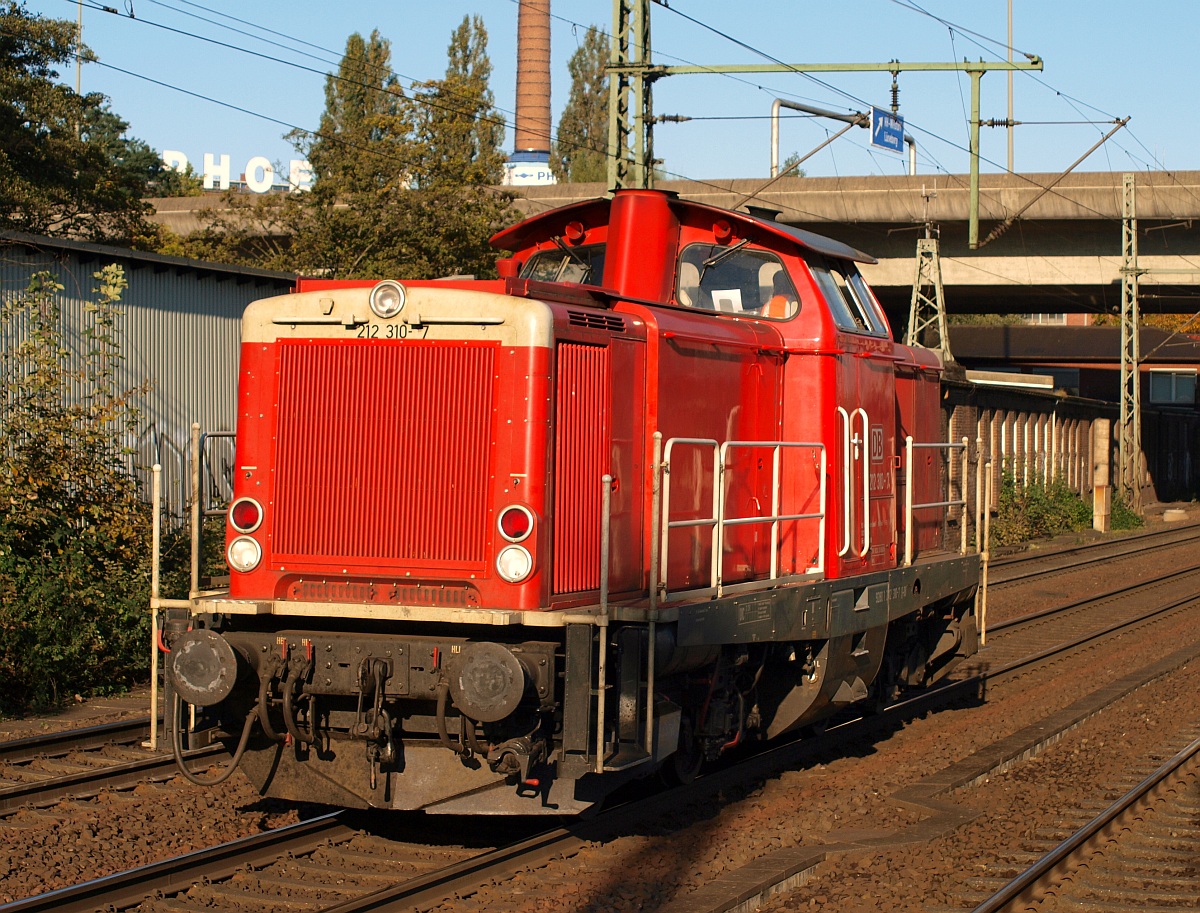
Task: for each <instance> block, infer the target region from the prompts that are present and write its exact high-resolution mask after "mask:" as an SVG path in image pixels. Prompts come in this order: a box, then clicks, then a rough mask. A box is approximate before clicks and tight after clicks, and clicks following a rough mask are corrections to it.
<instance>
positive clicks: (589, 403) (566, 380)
mask: <svg viewBox="0 0 1200 913" xmlns="http://www.w3.org/2000/svg"><path fill="white" fill-rule="evenodd" d="M609 369H610V360H609V350H608V348H607V347H603V346H589V345H580V344H576V343H560V344H559V346H558V369H557V383H556V384H555V389H556V391H557V402H556V406H555V442H554V457H555V459H554V465H555V474H554V483H555V488H554V592H555V593H577V592H582V591H585V590H594V589H597V588H598V587H599V586H600V521H601V508H602V501H601V487H600V486H601V478H602V477H603V475H604V474H605V473H606V472H608V471H609V469H610V467H609V465H608V450H609V440H608V439H609V423H608V416H609V409H610V403H609Z"/></svg>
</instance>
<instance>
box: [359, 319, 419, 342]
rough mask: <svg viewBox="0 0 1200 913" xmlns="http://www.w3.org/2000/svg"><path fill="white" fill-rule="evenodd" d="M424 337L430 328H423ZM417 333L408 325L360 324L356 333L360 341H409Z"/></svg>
mask: <svg viewBox="0 0 1200 913" xmlns="http://www.w3.org/2000/svg"><path fill="white" fill-rule="evenodd" d="M420 329H421V330H422V331H423V332H422V333H421V335H422V336H424V335H425V334H426V333H428V332H429V327H421V328H420ZM415 332H416V331H415V330H414V329H413V328H412V327H411V326H409V325H408V324H407V323H360V324H359V325H358V326H357V327H356V328H355V331H354V335H355V336H357V337H358V338H359V339H408V337H409V336H410V335H412V334H413V333H415Z"/></svg>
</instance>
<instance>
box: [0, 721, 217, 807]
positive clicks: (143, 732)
mask: <svg viewBox="0 0 1200 913" xmlns="http://www.w3.org/2000/svg"><path fill="white" fill-rule="evenodd" d="M149 734H150V720H149V718H148V717H146V718H142V719H137V720H127V721H121V722H117V723H107V724H104V725H100V726H92V727H88V728H86V729H73V730H67V731H64V732H57V733H53V734H49V735H43V736H34V737H32V738H27V739H19V740H14V741H9V742H0V817H3V816H6V815H10V814H12V813H13V812H15V811H16V810H17V809H19V808H23V807H28V806H34V807H45V806H49V805H53V804H54V803H56V802H60V801H62V800H63V799H67V798H87V797H90V796H94V795H95V794H96V793H98V792H100V791H101V790H104V789H126V788H130V787H133V786H136V785H137V784H138V783H144V782H147V781H150V782H159V781H163V780H169V779H170V778H171V777H173V776H174V775H175V762H174V760H173V758H172V757H171V754H170V752H165V751H160V752H151V751H149V750H148V749H146V748H143V747H142V743H143V741H144V740H145V739H146V738H148V737H149ZM185 754H186V756H187V757H188V758H190V759H191V760H192V762H193V764H194V763H196V762H200V761H204V760H207V759H210V758H211V759H216V758H219V757H220V756H222V755H224V754H225V751H224V749H223V748H221V747H220V746H218V745H211V746H208V747H205V748H199V749H194V750H192V751H189V752H186V753H185Z"/></svg>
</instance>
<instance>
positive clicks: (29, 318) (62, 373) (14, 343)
mask: <svg viewBox="0 0 1200 913" xmlns="http://www.w3.org/2000/svg"><path fill="white" fill-rule="evenodd" d="M95 279H96V280H97V289H96V297H95V300H94V301H93V302H92V303H90V304H89V306H88V309H87V318H86V320H85V324H84V326H83V327H82V328H81V329H80V330H79V331H78V336H77V337H76V338H68V336H67V333H66V332H65V331H64V321H63V318H62V315H61V313H60V310H59V306H58V299H57V294H58V292H60V291H61V290H62V286H60V285H58V284H57V283H56V282H54V280H53V279H52V277H51V276H50V274H49V273H39V274H37V275H35V276H33V277H32V279H31V281H30V283H29V285H28V287H27V289H26V291H25V292H24V293H23V294H17V295H9V296H5V299H4V301H3V304H2V306H0V330H2V331H3V332H2V333H0V338H2V339H5V340H9V343H8V344H7V345H6V346H5V348H4V349H3V351H2V355H3V357H2V358H0V378H2V379H3V395H4V408H3V410H0V442H3V443H2V445H0V503H2V504H3V505H4V510H3V511H2V512H0V677H2V678H3V680H4V682H5V687H4V689H3V691H2V692H0V712H3V713H14V712H23V711H25V710H28V709H30V708H33V709H42V708H47V707H53V706H55V705H56V704H58V703H60V702H61V701H62V700H63V699H66V698H69V696H70V695H71V694H73V693H75V692H79V693H82V694H89V693H104V692H106V691H113V690H116V689H120V688H122V687H125V686H128V685H130V684H132V683H133V682H135V681H137V680H138V679H139V678H142V677H143V676H144V675H145V643H146V638H147V636H148V632H147V629H148V623H147V621H148V617H147V614H146V605H147V599H148V598H149V555H150V541H149V538H150V537H149V533H148V531H149V529H150V510H149V507H148V505H147V504H146V503H145V501H144V500H143V499H142V498H141V497H140V496H139V492H138V486H137V483H136V481H135V480H134V479H133V477H132V476H131V475H130V474H129V472H128V466H127V453H126V451H125V449H124V443H125V442H126V441H128V440H129V439H130V437H131V436H132V434H133V433H134V432H135V430H136V428H137V425H138V412H137V408H136V401H137V398H138V397H139V396H140V395H141V394H143V393H144V392H145V391H146V389H147V388H146V387H145V386H144V385H143V386H139V387H135V388H131V389H126V390H123V389H121V388H120V387H119V385H118V381H117V378H118V373H117V368H118V366H119V364H120V361H121V351H120V340H119V338H118V335H117V332H116V327H117V325H118V307H119V299H120V296H121V292H122V290H123V289H124V288H125V279H124V276H123V274H122V271H121V269H120V267H118V266H115V265H109V266H106V267H104V268H103V269H102V270H100V271H98V272H97V273H95ZM72 350H73V351H72Z"/></svg>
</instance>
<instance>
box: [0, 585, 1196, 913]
mask: <svg viewBox="0 0 1200 913" xmlns="http://www.w3.org/2000/svg"><path fill="white" fill-rule="evenodd" d="M1198 574H1200V567H1196V568H1188V569H1185V570H1181V571H1179V572H1176V573H1175V574H1173V575H1170V583H1169V585H1170V586H1173V587H1175V590H1172V591H1171V592H1170V593H1163V594H1160V595H1161V596H1162V598H1159V599H1157V600H1155V602H1154V604H1152V605H1143V606H1142V607H1141V610H1140V611H1127V612H1125V613H1124V615H1125V617H1123V618H1120V619H1113V618H1112V617H1111V612H1108V611H1106V612H1104V613H1097V612H1095V611H1094V608H1095V606H1096V605H1106V604H1107V603H1105V602H1104V600H1109V601H1110V602H1111V601H1113V600H1116V601H1117V603H1118V604H1121V605H1125V604H1128V603H1130V602H1131V600H1130V599H1128V598H1124V599H1122V598H1121V594H1120V593H1119V592H1118V593H1107V594H1102V595H1101V596H1099V597H1095V598H1094V599H1093V600H1091V601H1089V603H1088V604H1090V605H1091V606H1092V608H1093V611H1092V612H1091V613H1090V615H1091V617H1092V618H1093V623H1092V625H1091V628H1090V630H1076V628H1079V627H1080V624H1079V619H1082V618H1086V617H1087V616H1088V615H1089V613H1088V612H1087V611H1086V610H1085V608H1084V604H1083V603H1076V604H1071V605H1069V606H1064V607H1059V608H1058V610H1056V613H1057V615H1058V617H1059V619H1060V620H1061V619H1063V618H1067V617H1069V616H1071V615H1074V616H1076V621H1075V622H1072V623H1071V624H1068V625H1062V626H1061V627H1062V630H1061V631H1060V633H1059V636H1060V637H1061V639H1060V640H1059V641H1058V642H1056V643H1054V644H1051V645H1049V646H1047V645H1046V644H1045V637H1044V636H1042V634H1040V633H1039V634H1037V636H1031V635H1030V632H1031V631H1033V632H1038V631H1044V630H1046V625H1047V623H1048V619H1049V618H1051V617H1053V616H1054V615H1055V614H1056V613H1055V612H1039V613H1035V614H1034V615H1031V616H1028V617H1026V618H1022V619H1014V620H1013V621H1011V622H1008V623H1006V624H1005V625H1002V626H998V627H999V628H1000V629H1001V630H1002V631H1003V630H1007V631H1008V632H1009V633H1011V634H1013V635H1015V634H1016V633H1017V632H1020V631H1024V632H1025V637H1024V638H1021V639H1022V640H1023V641H1024V643H1025V647H1024V650H1023V651H1021V650H1017V651H1016V653H1020V654H1021V655H1014V656H1012V657H1011V658H1009V659H1006V660H1004V661H1002V662H1001V661H998V660H1000V659H1001V657H1000V651H999V650H998V651H997V653H996V654H995V655H994V656H993V657H989V658H990V659H991V660H992V661H991V662H989V664H988V667H987V668H986V669H984V670H982V671H979V672H978V673H977V674H975V675H973V676H969V677H966V678H964V679H962V680H961V681H959V682H957V683H955V684H953V685H950V686H947V687H945V688H942V689H939V690H938V691H934V692H930V693H926V694H922V695H920V696H918V697H916V698H913V699H910V700H908V701H904V702H902V703H900V704H897V705H895V706H894V707H892V708H890V709H889V710H888V711H886V712H885V713H884V714H880V715H878V716H875V717H867V718H862V719H856V720H848V721H845V722H842V723H840V724H839V725H838V726H837V727H836V728H835V729H831V730H830V731H829V732H827V733H826V734H825V735H824V736H822V737H820V738H817V739H811V740H809V741H806V742H802V743H793V744H784V745H779V746H775V747H773V748H771V749H769V750H767V751H764V752H762V753H761V754H759V755H756V756H755V757H753V758H751V759H749V760H747V761H745V762H744V763H742V764H740V765H738V766H736V767H734V768H731V769H729V770H724V771H720V772H718V773H716V774H714V775H712V776H710V777H708V778H706V779H705V780H704V781H703V783H702V784H700V785H699V787H695V788H693V791H692V792H687V791H683V790H677V791H670V792H667V793H664V794H659V795H656V796H653V797H650V798H647V799H641V800H636V801H633V802H630V803H629V804H627V805H625V806H623V807H621V808H620V809H618V810H615V811H613V812H609V813H606V814H604V815H602V816H600V817H599V818H598V819H595V820H592V821H585V822H578V821H576V822H572V823H571V824H570V825H568V826H565V827H561V828H555V829H551V830H548V831H544V832H541V833H532V834H522V835H520V836H519V837H518V838H517V839H507V840H494V841H483V842H482V843H481V844H480V845H477V846H473V847H467V846H462V845H457V844H455V845H446V844H444V843H441V842H439V841H437V840H431V839H422V838H421V836H420V834H414V833H411V832H408V833H400V834H388V835H381V834H379V833H375V832H373V830H372V829H370V828H366V827H356V826H354V824H353V821H354V818H353V816H352V815H349V814H347V813H344V814H341V815H331V816H325V817H322V818H318V819H313V820H311V821H306V822H303V823H302V824H300V825H292V826H289V827H287V828H281V829H279V830H278V831H271V832H267V833H265V834H261V835H258V836H256V837H254V838H251V839H248V840H245V841H237V842H235V843H231V844H226V845H223V846H222V847H216V848H213V849H210V850H205V851H202V852H200V853H194V854H189V855H187V856H183V857H179V858H177V859H172V860H168V861H165V862H163V863H159V864H156V865H152V866H146V867H143V868H142V869H138V870H134V871H131V872H125V873H120V874H117V875H113V876H111V877H109V878H104V879H99V880H97V881H95V882H89V883H88V884H85V885H80V886H77V887H73V888H66V889H63V890H61V891H56V892H52V893H50V894H45V895H39V896H37V897H34V898H31V899H29V900H25V901H19V902H18V903H16V904H10V905H8V906H4V907H0V913H33V911H49V910H64V911H73V910H92V909H96V908H99V907H104V908H110V909H118V910H124V909H130V908H133V907H136V908H137V909H139V910H141V911H144V913H158V911H167V910H172V911H178V910H184V909H188V910H192V909H196V908H198V907H218V908H219V907H222V906H225V905H228V904H230V903H233V902H234V901H238V902H240V903H243V904H245V903H248V904H250V905H252V906H253V908H254V909H256V910H264V911H267V910H272V909H279V910H285V909H287V910H294V909H312V910H323V911H328V913H359V911H364V910H385V909H412V908H418V909H420V908H428V907H432V906H434V905H436V904H437V903H439V902H440V901H442V900H444V899H445V898H453V897H466V896H470V895H471V894H472V893H474V892H475V891H477V890H479V887H480V885H484V884H488V883H503V882H505V881H507V880H508V879H510V878H512V876H513V875H514V873H516V872H519V871H522V870H525V869H531V868H536V867H538V866H539V865H542V864H543V863H544V862H545V861H546V860H548V859H551V858H553V857H556V856H557V857H569V856H571V855H573V854H575V853H577V852H579V850H580V849H581V848H582V847H584V846H586V845H587V844H588V842H589V841H596V840H601V839H603V837H604V835H606V834H611V833H628V832H630V831H631V830H636V829H637V828H638V827H639V826H644V825H645V823H646V822H647V821H653V820H655V818H656V815H661V814H662V813H663V812H664V811H666V810H669V809H671V808H672V807H675V806H677V805H679V804H681V803H686V802H692V801H695V789H696V788H699V789H702V790H712V791H720V790H722V789H726V788H729V786H730V785H731V784H736V783H738V782H739V781H743V782H744V781H745V780H746V779H747V778H758V777H765V776H771V775H772V774H773V773H774V772H778V771H779V770H784V769H789V768H794V767H796V766H797V765H801V764H803V763H807V762H811V759H812V758H813V757H816V756H818V755H819V753H820V752H822V751H828V750H830V746H831V745H833V744H834V741H835V740H841V741H845V740H853V739H868V740H869V739H870V738H872V736H871V731H872V730H873V729H875V730H886V729H887V728H888V727H893V728H894V727H895V726H896V725H898V723H897V721H898V720H901V721H902V720H904V719H912V718H916V717H918V716H921V715H924V714H926V713H928V712H929V711H931V710H933V709H937V708H938V707H939V706H945V705H947V704H951V703H953V702H955V701H957V700H959V699H960V695H961V694H963V693H968V694H969V693H972V692H978V691H980V690H982V688H983V687H984V686H985V684H986V683H989V682H990V683H995V682H997V681H999V680H1001V679H1002V678H1004V677H1006V676H1015V675H1020V674H1023V672H1024V671H1025V670H1026V669H1028V667H1030V666H1031V665H1033V664H1036V663H1040V662H1050V661H1052V659H1053V657H1055V656H1058V655H1060V654H1062V653H1063V652H1065V651H1069V650H1072V649H1080V648H1084V647H1086V646H1087V645H1088V644H1090V643H1092V642H1094V641H1095V640H1096V639H1097V638H1102V637H1104V636H1110V635H1114V634H1116V633H1117V632H1119V631H1121V630H1124V629H1126V628H1129V627H1131V626H1134V625H1137V624H1141V623H1144V622H1145V621H1146V620H1147V619H1150V618H1153V617H1155V616H1156V615H1162V614H1163V613H1166V612H1170V611H1184V610H1186V607H1187V606H1189V605H1191V604H1193V603H1194V602H1195V596H1194V593H1195V592H1196V591H1197V587H1196V586H1195V583H1194V580H1195V577H1196V575H1198ZM1178 591H1188V592H1190V594H1192V595H1190V596H1189V597H1187V598H1181V597H1180V596H1179V592H1178ZM1126 595H1127V594H1126ZM1098 614H1100V615H1103V616H1104V623H1103V624H1097V623H1096V622H1095V618H1096V616H1097V615H1098ZM1083 627H1086V625H1084V626H1083ZM998 639H999V638H998ZM1017 640H1018V638H1017V637H1015V636H1014V637H1012V641H1013V643H1016V642H1017ZM1077 722H1078V721H1077V720H1072V721H1070V725H1075V724H1077ZM1064 725H1066V724H1064ZM1057 735H1058V734H1057V733H1055V732H1052V731H1049V730H1046V731H1042V732H1040V734H1039V738H1040V739H1042V740H1043V741H1049V740H1053V739H1054V738H1056V737H1057ZM1030 750H1031V749H1030V747H1029V746H1028V745H1022V747H1021V749H1020V751H1019V752H1017V754H1018V755H1020V754H1022V753H1028V752H1029V751H1030ZM987 764H988V765H993V766H984V767H981V768H980V770H978V771H975V772H974V773H973V774H971V776H974V777H983V776H987V775H988V773H989V772H991V771H992V770H994V769H995V768H994V764H995V759H994V758H991V759H988V762H987ZM963 776H966V775H963ZM964 782H969V777H968V779H967V780H965V781H964ZM408 820H409V824H410V825H412V823H413V819H412V818H411V817H410V818H409V819H408ZM415 826H417V827H425V828H428V827H429V819H424V820H423V823H422V824H418V825H415ZM471 827H472V828H473V829H474V830H476V831H478V830H479V828H478V826H477V824H476V823H475V822H472V825H471ZM457 829H461V828H457ZM810 852H811V851H810ZM796 864H797V863H795V861H793V862H792V863H791V864H790V865H788V866H786V867H785V871H788V870H791V869H795V866H796ZM381 872H388V873H391V874H389V875H381V874H380V873H381ZM794 877H795V872H794V871H792V872H791V874H785V875H784V876H782V877H781V876H780V871H779V870H778V869H775V870H773V871H772V872H771V873H770V874H769V875H768V877H767V878H766V879H765V880H764V882H763V884H762V885H761V891H760V896H766V895H767V894H768V893H769V892H770V890H771V889H772V888H773V887H777V886H779V885H781V884H784V883H786V881H787V879H788V878H794ZM744 881H745V879H743V884H742V888H743V889H744V888H745V884H744ZM155 895H159V896H157V897H156V898H155V899H152V900H148V901H146V902H145V903H142V904H141V905H140V906H137V905H138V904H139V902H140V901H141V900H142V899H143V898H146V897H153V896H155ZM723 904H724V901H721V903H716V904H714V905H713V906H712V907H711V908H712V909H718V908H719V907H721V906H722V905H723ZM689 905H690V906H687V907H680V908H679V909H680V910H683V909H689V910H697V911H698V910H703V909H708V907H706V906H705V905H704V903H703V902H702V898H696V897H691V899H690V900H689Z"/></svg>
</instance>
